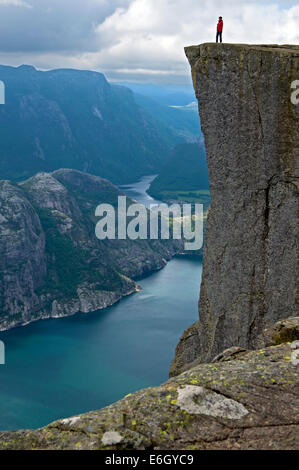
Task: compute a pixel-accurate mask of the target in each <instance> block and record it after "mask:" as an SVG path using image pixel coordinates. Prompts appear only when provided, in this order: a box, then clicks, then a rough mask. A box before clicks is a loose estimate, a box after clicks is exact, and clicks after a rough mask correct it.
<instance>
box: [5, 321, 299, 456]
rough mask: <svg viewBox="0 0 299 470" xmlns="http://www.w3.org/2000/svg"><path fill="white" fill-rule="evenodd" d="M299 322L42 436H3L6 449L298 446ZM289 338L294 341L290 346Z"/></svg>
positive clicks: (39, 431) (42, 431)
mask: <svg viewBox="0 0 299 470" xmlns="http://www.w3.org/2000/svg"><path fill="white" fill-rule="evenodd" d="M298 339H299V318H290V319H288V320H287V321H284V322H281V323H279V324H277V325H276V326H275V328H273V329H272V330H267V331H266V332H265V340H266V343H267V344H268V345H269V346H268V347H265V348H263V349H261V350H259V351H245V350H243V349H241V348H231V349H230V350H227V351H224V352H223V354H221V355H220V356H218V357H216V358H214V360H213V361H212V363H210V364H200V365H198V366H196V367H194V368H193V369H191V370H188V371H186V372H185V373H183V374H181V375H180V376H178V377H174V378H172V379H170V380H169V381H168V382H166V383H164V384H162V385H161V386H160V387H153V388H148V389H145V390H140V391H138V392H136V393H133V394H130V395H128V396H126V397H125V398H123V399H122V400H120V401H118V402H117V403H114V404H113V405H111V406H108V407H106V408H103V409H102V410H98V411H91V412H90V413H86V414H84V415H80V416H73V417H72V418H66V419H60V420H59V421H56V422H54V423H52V424H50V425H48V426H46V427H45V428H42V429H37V430H35V431H30V430H27V431H26V430H25V431H18V432H0V450H9V449H10V450H19V449H24V450H45V449H47V450H70V449H73V450H133V449H136V450H159V449H181V450H201V449H219V450H229V449H231V450H233V449H235V450H239V449H272V450H274V449H281V450H282V449H298V448H299V442H298V436H299V434H298V416H299V400H298V393H297V391H298V363H299V359H298V353H299V349H296V348H298V347H299V341H298ZM285 341H287V342H285Z"/></svg>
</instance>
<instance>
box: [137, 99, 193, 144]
mask: <svg viewBox="0 0 299 470" xmlns="http://www.w3.org/2000/svg"><path fill="white" fill-rule="evenodd" d="M135 100H136V102H137V103H138V104H139V105H140V106H141V107H142V108H143V109H145V110H146V111H147V112H148V113H149V114H150V115H151V116H152V117H153V118H155V120H156V121H157V122H160V124H161V127H162V128H164V127H167V128H169V129H170V130H171V131H172V132H173V134H174V135H175V136H176V137H180V138H181V140H180V143H184V142H196V141H197V140H198V139H199V137H200V136H201V135H202V134H201V129H200V120H199V118H198V106H197V102H192V103H189V104H188V105H185V106H166V105H163V104H161V103H159V102H158V101H155V100H153V99H151V98H148V97H146V96H143V95H140V94H137V93H135ZM176 143H178V140H177V138H176V139H175V140H173V145H175V144H176Z"/></svg>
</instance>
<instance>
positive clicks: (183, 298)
mask: <svg viewBox="0 0 299 470" xmlns="http://www.w3.org/2000/svg"><path fill="white" fill-rule="evenodd" d="M141 183H142V184H143V185H144V187H146V185H147V184H148V180H143V181H142V182H141ZM140 188H141V185H140V183H137V184H136V187H134V185H130V189H128V190H127V192H128V195H130V196H131V197H133V195H132V192H135V196H134V198H135V199H138V201H140V202H141V200H142V199H143V200H145V199H146V194H145V193H144V192H143V193H142V192H141V193H139V194H140V196H139V197H138V191H140ZM129 193H130V194H129ZM136 194H137V196H136ZM143 202H144V201H143ZM151 203H152V202H151ZM201 272H202V265H201V262H200V261H199V260H198V259H197V258H194V259H192V258H189V257H188V258H175V259H174V260H172V261H171V262H170V263H169V264H168V265H167V266H166V267H165V268H164V269H163V270H162V271H159V272H157V273H155V274H153V275H151V276H150V277H148V278H146V279H143V280H142V281H140V285H141V286H142V292H139V293H137V294H134V295H132V296H130V297H127V298H125V299H123V300H122V301H121V302H119V303H118V304H116V305H114V306H112V307H110V308H108V309H106V310H104V311H103V310H102V311H98V312H95V313H91V314H88V315H82V314H78V315H75V316H74V317H68V318H63V319H57V320H56V319H54V320H44V321H39V322H36V323H32V324H30V325H28V326H26V327H21V328H15V329H13V330H10V331H7V332H0V340H2V341H4V342H5V346H6V365H5V366H0V430H9V429H21V428H37V427H40V426H43V425H45V424H48V423H49V422H51V421H53V420H56V419H58V418H63V417H67V416H72V415H76V414H78V413H83V412H86V411H90V410H93V409H98V408H102V407H103V406H106V405H108V404H110V403H112V402H114V401H116V400H118V399H120V398H122V397H123V396H124V395H126V394H128V393H131V392H134V391H136V390H138V389H141V388H144V387H148V386H153V385H158V384H160V383H161V382H163V381H165V380H167V377H168V370H169V365H170V362H171V360H172V359H173V355H174V349H175V346H176V344H177V342H178V340H179V337H180V336H181V334H182V332H183V331H184V329H185V328H186V327H188V326H190V324H191V323H193V322H194V321H196V320H197V315H198V314H197V301H198V296H199V288H200V279H201Z"/></svg>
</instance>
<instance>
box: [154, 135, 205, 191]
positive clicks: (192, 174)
mask: <svg viewBox="0 0 299 470" xmlns="http://www.w3.org/2000/svg"><path fill="white" fill-rule="evenodd" d="M148 193H149V194H150V195H151V196H153V197H155V198H157V199H164V200H165V199H168V200H169V199H181V200H183V199H188V198H191V199H192V198H196V197H198V198H200V197H203V198H205V197H206V198H209V174H208V167H207V162H206V154H205V149H204V146H203V144H200V143H194V144H181V145H177V146H176V147H175V148H174V149H173V150H172V152H171V155H170V158H169V159H168V160H167V162H166V164H165V165H164V167H163V168H162V170H161V172H160V174H159V175H158V176H157V178H155V179H154V181H153V182H152V184H151V186H150V188H149V190H148Z"/></svg>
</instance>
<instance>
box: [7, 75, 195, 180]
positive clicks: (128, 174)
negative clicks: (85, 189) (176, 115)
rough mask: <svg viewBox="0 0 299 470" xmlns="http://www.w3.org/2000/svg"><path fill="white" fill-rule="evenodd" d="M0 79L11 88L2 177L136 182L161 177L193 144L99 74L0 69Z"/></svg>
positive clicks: (127, 92) (169, 124) (127, 91)
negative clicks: (50, 175) (177, 151)
mask: <svg viewBox="0 0 299 470" xmlns="http://www.w3.org/2000/svg"><path fill="white" fill-rule="evenodd" d="M0 79H1V80H2V81H3V82H4V83H5V86H6V104H5V105H2V106H0V139H1V146H0V178H2V179H11V180H22V179H26V178H27V177H29V176H32V175H34V174H35V173H36V172H38V171H44V172H51V171H53V170H55V169H59V168H61V167H65V168H74V169H78V170H81V171H85V172H89V173H92V174H95V175H98V176H101V177H104V178H108V179H110V180H111V181H113V182H114V183H127V182H132V181H134V180H136V179H138V178H139V177H140V176H142V175H144V174H154V173H157V172H158V171H159V169H160V167H161V164H162V163H163V162H164V159H165V155H167V154H168V152H169V150H170V149H171V148H172V147H173V145H175V143H179V142H183V141H184V140H185V137H184V132H183V133H181V132H180V130H179V129H178V128H176V127H175V126H173V125H172V123H167V120H165V119H164V120H163V122H161V121H160V120H159V121H158V120H157V119H156V116H154V113H153V114H151V113H150V112H148V111H147V110H146V109H145V108H144V107H142V106H141V105H140V104H139V103H138V102H137V100H136V99H135V97H134V94H133V93H132V91H131V90H129V89H128V88H125V87H122V86H116V85H110V84H109V83H108V82H107V80H106V79H105V77H104V75H102V74H100V73H97V72H90V71H79V70H70V69H65V70H64V69H61V70H51V71H47V72H42V71H38V70H36V69H35V68H34V67H31V66H20V67H17V68H14V67H7V66H0ZM188 119H189V118H188ZM188 119H187V120H188ZM181 122H182V120H181ZM180 125H181V124H180ZM187 127H188V126H187Z"/></svg>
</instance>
